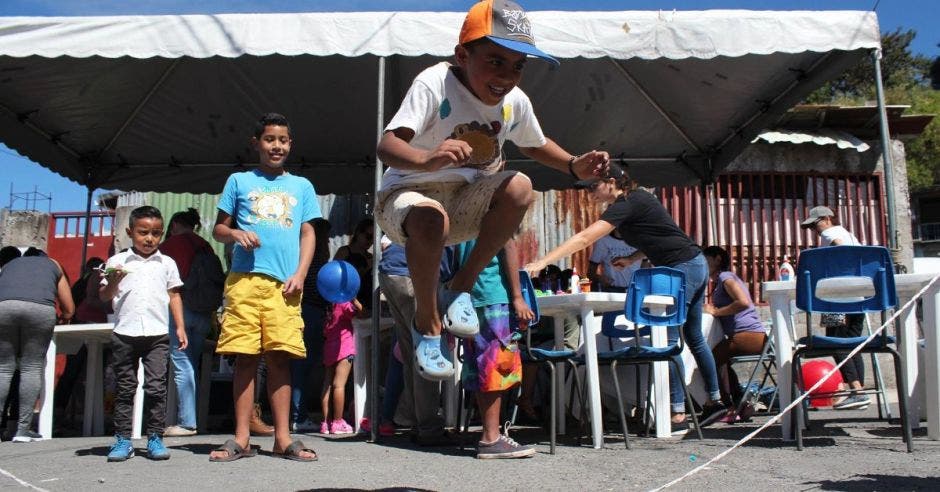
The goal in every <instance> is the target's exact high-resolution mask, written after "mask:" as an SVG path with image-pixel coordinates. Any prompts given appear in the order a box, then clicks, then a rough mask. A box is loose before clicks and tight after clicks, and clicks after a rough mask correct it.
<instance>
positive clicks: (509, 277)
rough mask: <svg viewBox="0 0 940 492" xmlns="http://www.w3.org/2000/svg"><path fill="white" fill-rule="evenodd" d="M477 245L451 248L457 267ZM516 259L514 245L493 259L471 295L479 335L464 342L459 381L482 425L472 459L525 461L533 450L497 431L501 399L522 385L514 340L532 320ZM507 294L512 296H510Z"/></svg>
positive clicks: (471, 241) (482, 272)
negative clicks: (470, 396) (473, 402)
mask: <svg viewBox="0 0 940 492" xmlns="http://www.w3.org/2000/svg"><path fill="white" fill-rule="evenodd" d="M475 246H476V241H475V240H470V241H467V242H464V243H461V244H459V245H457V246H456V250H455V252H454V255H455V260H456V261H457V264H458V271H459V268H462V267H463V266H464V265H466V264H467V261H468V259H469V258H470V253H471V252H472V251H473V248H474V247H475ZM518 262H519V260H518V255H517V254H516V245H515V241H512V240H510V241H509V242H508V243H506V246H505V247H504V248H503V249H502V250H501V251H500V252H499V254H498V255H497V256H495V257H493V258H492V259H491V260H490V262H489V263H487V265H486V266H485V267H484V268H483V271H481V272H480V275H479V276H478V277H477V280H476V283H474V284H473V288H472V290H471V292H470V296H471V297H472V298H473V307H474V308H475V309H476V314H477V317H478V319H480V332H479V333H477V334H476V336H474V337H473V338H472V339H465V340H464V341H463V342H464V351H465V356H464V365H463V374H461V379H462V380H463V385H464V388H466V390H467V391H472V392H475V393H476V397H477V406H478V407H479V409H480V416H481V419H482V421H483V435H482V436H481V438H480V442H478V443H477V458H479V459H498V458H525V457H527V456H532V455H533V454H535V449H534V448H532V447H530V446H523V445H521V444H519V443H517V442H516V441H514V440H513V439H512V438H510V437H509V429H508V428H507V429H506V431H505V433H502V434H501V433H500V432H499V430H500V429H499V423H500V410H501V409H502V396H503V394H504V393H505V392H506V391H507V390H509V389H510V388H512V387H514V386H516V385H517V384H519V382H520V381H521V380H522V360H521V358H520V357H519V348H518V345H517V344H516V341H515V339H514V337H513V335H514V334H515V333H516V332H517V330H518V329H519V327H520V325H522V326H526V325H527V324H528V322H529V321H530V320H532V319H533V317H534V316H535V315H534V314H533V313H532V310H531V309H530V308H529V306H528V304H526V302H525V299H523V297H522V288H521V286H520V285H519V275H518V273H516V272H518V271H519V263H518ZM510 294H511V295H510Z"/></svg>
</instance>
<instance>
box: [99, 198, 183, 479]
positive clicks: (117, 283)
mask: <svg viewBox="0 0 940 492" xmlns="http://www.w3.org/2000/svg"><path fill="white" fill-rule="evenodd" d="M127 235H128V236H130V238H131V242H132V244H133V246H132V247H131V248H130V249H128V250H126V251H123V252H121V253H118V254H116V255H114V256H112V257H111V258H108V261H107V263H106V264H105V277H104V278H102V279H101V288H100V296H101V300H103V301H112V304H113V306H114V314H115V317H116V321H115V323H114V332H113V333H112V334H111V351H112V358H111V367H112V370H113V371H114V376H115V379H116V380H117V394H116V395H115V400H114V439H115V440H114V444H113V445H112V446H111V451H110V452H109V453H108V461H126V460H127V459H128V458H131V457H133V456H134V445H133V444H132V443H131V440H130V436H131V419H132V416H131V414H132V412H133V410H134V393H135V391H136V390H137V367H138V359H142V360H143V363H144V377H145V381H144V392H145V393H146V395H147V401H148V402H149V403H150V408H149V411H148V413H147V416H146V426H147V457H148V458H150V459H152V460H166V459H170V452H169V451H167V449H166V446H164V445H163V438H162V436H163V428H164V426H165V424H166V370H167V360H168V354H169V347H170V340H169V318H168V316H167V314H168V313H167V305H169V308H170V309H169V314H171V315H172V316H173V320H174V321H175V322H176V336H177V337H178V338H179V342H180V344H179V349H180V350H184V349H185V348H186V345H187V344H188V340H187V339H186V327H185V326H184V324H183V302H182V300H181V299H180V294H179V288H180V286H182V285H183V282H182V280H180V275H179V271H178V270H177V268H176V262H174V261H173V259H172V258H170V257H169V256H165V255H162V254H160V251H159V250H158V249H157V246H159V244H160V239H161V238H162V237H163V216H162V215H161V214H160V211H159V210H157V209H156V208H154V207H150V206H144V207H138V208H136V209H134V210H133V211H132V212H131V216H130V221H129V227H128V228H127Z"/></svg>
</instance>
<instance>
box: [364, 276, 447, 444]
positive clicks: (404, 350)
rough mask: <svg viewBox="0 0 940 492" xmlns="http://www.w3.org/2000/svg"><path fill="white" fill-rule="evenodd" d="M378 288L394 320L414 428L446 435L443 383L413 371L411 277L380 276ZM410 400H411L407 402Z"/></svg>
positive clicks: (422, 432) (424, 433)
mask: <svg viewBox="0 0 940 492" xmlns="http://www.w3.org/2000/svg"><path fill="white" fill-rule="evenodd" d="M379 286H381V288H382V292H384V293H385V299H387V300H388V307H389V310H390V311H391V312H392V317H394V318H395V336H396V337H397V339H398V348H399V349H400V350H401V358H402V366H403V367H402V374H403V377H404V390H403V393H402V394H403V395H405V399H406V401H405V402H404V404H405V405H407V407H406V408H411V409H413V411H414V420H415V429H416V430H417V434H418V436H420V437H426V436H427V437H434V436H440V435H442V434H444V418H443V417H442V416H441V414H440V408H441V383H438V382H435V381H428V380H427V379H424V378H423V377H422V376H421V375H419V374H418V371H416V370H415V368H414V364H415V362H414V360H415V349H414V344H413V341H412V340H413V339H412V336H411V324H412V322H413V321H414V317H415V294H414V287H413V286H412V285H411V278H410V277H403V276H399V275H385V274H384V273H383V274H379ZM407 399H410V400H411V401H407Z"/></svg>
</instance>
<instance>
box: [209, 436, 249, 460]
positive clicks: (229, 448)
mask: <svg viewBox="0 0 940 492" xmlns="http://www.w3.org/2000/svg"><path fill="white" fill-rule="evenodd" d="M213 451H224V452H226V453H228V456H225V457H223V458H213V457H212V456H210V457H209V461H213V462H217V463H225V462H228V461H235V460H240V459H242V458H253V457H254V456H256V455H257V454H258V451H257V450H256V449H255V448H253V447H251V446H248V449H245V448H243V447H241V445H239V444H238V443H237V442H235V441H234V440H232V439H229V440H228V441H225V444H222V445H221V446H219V447H217V448H215V449H213Z"/></svg>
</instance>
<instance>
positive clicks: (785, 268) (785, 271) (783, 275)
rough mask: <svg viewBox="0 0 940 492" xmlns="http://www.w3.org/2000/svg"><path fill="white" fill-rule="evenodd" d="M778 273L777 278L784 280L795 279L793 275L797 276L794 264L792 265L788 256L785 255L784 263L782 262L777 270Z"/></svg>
mask: <svg viewBox="0 0 940 492" xmlns="http://www.w3.org/2000/svg"><path fill="white" fill-rule="evenodd" d="M777 274H778V278H777V280H782V281H784V282H786V281H788V280H793V277H794V276H795V273H794V271H793V265H790V262H789V261H788V258H787V257H786V256H784V257H783V263H781V264H780V269H779V270H778V271H777Z"/></svg>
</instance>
